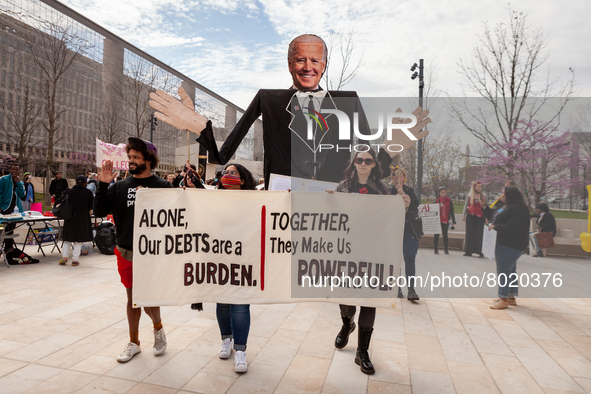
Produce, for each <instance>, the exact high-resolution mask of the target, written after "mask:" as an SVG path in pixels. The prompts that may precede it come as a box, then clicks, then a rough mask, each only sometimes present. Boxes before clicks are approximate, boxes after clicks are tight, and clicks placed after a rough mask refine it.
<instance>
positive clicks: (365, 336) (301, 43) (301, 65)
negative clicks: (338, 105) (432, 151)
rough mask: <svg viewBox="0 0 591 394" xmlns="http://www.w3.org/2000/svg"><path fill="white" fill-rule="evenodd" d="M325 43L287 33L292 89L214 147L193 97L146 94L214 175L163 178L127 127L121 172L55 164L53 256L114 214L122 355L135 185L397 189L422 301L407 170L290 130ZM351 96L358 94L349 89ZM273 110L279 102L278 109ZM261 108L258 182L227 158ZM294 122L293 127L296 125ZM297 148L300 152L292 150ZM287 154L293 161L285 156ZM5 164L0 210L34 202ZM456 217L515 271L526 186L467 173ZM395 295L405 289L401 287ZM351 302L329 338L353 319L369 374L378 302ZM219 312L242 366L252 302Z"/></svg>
mask: <svg viewBox="0 0 591 394" xmlns="http://www.w3.org/2000/svg"><path fill="white" fill-rule="evenodd" d="M326 52H327V49H326V44H325V43H324V41H322V40H321V39H320V38H319V37H317V36H313V35H304V36H299V37H297V38H296V39H294V40H293V41H292V43H290V46H289V51H288V64H289V70H290V73H291V74H292V78H293V85H292V87H291V89H286V90H285V92H287V93H285V92H284V91H280V90H276V91H261V92H259V94H257V96H256V97H255V99H254V100H253V104H251V106H249V109H248V110H247V112H246V113H245V114H244V115H243V116H242V118H241V120H240V121H239V123H238V124H237V125H236V128H235V130H234V131H232V133H230V135H229V136H228V139H227V140H226V141H225V143H224V145H223V146H222V147H221V148H220V149H219V151H218V148H217V143H216V142H215V139H214V138H213V131H212V126H211V122H207V120H205V119H204V118H203V117H202V116H200V115H196V114H195V113H194V111H193V110H192V109H190V108H192V107H193V106H192V105H191V106H187V105H185V104H179V107H177V109H178V112H175V111H172V112H166V105H174V102H175V101H178V100H175V99H172V98H165V99H164V100H163V101H162V100H161V101H159V102H156V103H152V102H151V104H150V105H152V106H153V107H154V108H155V109H156V110H157V111H164V112H166V113H169V115H162V114H161V113H159V112H157V113H156V115H157V116H158V117H160V118H162V119H164V120H165V121H167V122H171V124H173V125H174V126H176V127H177V128H179V129H187V130H189V131H191V132H194V133H196V134H198V135H199V138H198V141H199V142H200V143H201V144H203V146H204V147H206V148H207V149H208V150H209V154H210V158H213V160H214V161H216V162H217V163H218V164H220V165H224V170H223V171H219V172H217V173H216V174H215V176H214V177H212V178H208V179H205V180H204V179H202V177H201V176H200V174H199V171H198V169H197V167H196V166H195V165H192V164H191V163H189V162H187V164H186V165H185V166H184V168H183V169H182V170H177V171H176V172H175V173H174V174H167V175H166V176H165V177H164V178H161V177H159V176H157V175H155V174H154V170H155V169H156V168H157V166H158V163H159V159H158V151H157V148H156V147H155V146H154V145H153V144H152V143H151V142H149V141H144V140H141V139H138V138H134V137H130V138H129V139H128V141H127V144H126V148H125V149H126V153H127V156H128V160H129V170H128V173H127V174H125V176H121V175H122V174H120V173H119V172H118V171H116V170H115V169H114V168H113V163H112V162H111V161H108V160H107V161H105V162H103V164H102V166H101V168H100V172H99V173H98V175H97V174H96V173H92V172H89V173H87V174H86V175H80V176H78V177H77V178H76V182H75V185H74V186H73V187H72V188H69V187H68V182H67V180H66V179H64V178H62V174H61V173H59V172H58V173H57V174H56V177H55V179H54V180H53V181H52V182H51V185H50V187H49V192H50V194H51V196H52V199H54V201H56V202H58V201H63V199H64V198H66V197H67V198H68V199H69V200H70V202H71V204H72V211H73V215H74V218H73V219H69V220H65V224H64V233H63V237H64V249H63V255H62V259H61V260H60V262H59V263H60V264H66V263H67V261H68V258H69V251H70V249H73V256H72V265H74V266H76V265H78V264H79V261H78V259H79V256H80V246H81V245H82V244H83V243H85V242H88V241H90V240H92V227H91V222H90V213H91V211H92V212H93V213H94V214H95V215H96V216H97V217H105V216H107V215H110V214H112V215H113V219H114V224H115V227H116V229H117V232H116V238H117V239H116V244H117V247H116V248H115V255H116V261H117V269H118V273H119V276H120V280H121V283H122V284H123V286H124V287H125V289H126V295H127V303H126V314H127V323H128V328H129V342H128V343H127V344H126V346H125V348H124V349H123V351H122V352H121V353H120V354H119V356H118V358H117V360H118V361H119V362H122V363H124V362H128V361H130V360H131V359H132V358H133V357H134V356H135V355H136V354H138V353H139V352H140V351H141V347H140V338H139V322H140V317H141V314H142V308H134V307H133V305H134V302H133V292H132V288H133V266H134V258H138V254H135V255H134V251H133V232H134V208H135V193H136V191H137V190H138V189H139V188H151V189H152V188H173V187H174V188H179V187H182V188H206V185H207V186H212V187H214V188H216V189H236V190H255V188H256V186H257V184H260V183H264V182H265V181H266V182H267V183H268V182H269V177H270V173H271V172H275V173H278V174H281V175H293V176H300V177H304V178H313V179H319V180H331V181H335V177H338V179H337V180H336V181H338V182H340V183H338V186H337V187H336V192H338V193H357V194H373V195H393V196H398V197H397V198H401V199H402V201H403V202H404V205H405V217H404V230H403V231H404V233H403V236H402V239H403V248H402V249H403V260H404V265H403V266H404V274H405V275H406V278H407V286H406V287H407V299H408V300H409V301H411V302H417V301H419V296H418V294H417V292H416V289H415V286H416V283H415V279H414V276H415V274H416V255H417V252H418V247H419V241H420V238H421V236H422V235H423V231H422V223H421V220H420V216H419V205H420V201H419V198H418V196H417V195H416V194H415V192H414V190H413V188H411V187H410V186H408V185H407V184H406V183H407V174H406V172H405V171H404V169H403V168H402V167H401V166H400V165H398V166H395V165H393V164H392V161H393V160H392V158H391V157H390V156H389V155H388V153H384V150H381V151H380V152H379V154H376V152H375V151H374V150H372V149H368V150H367V151H362V152H356V153H355V154H354V156H353V157H352V158H350V154H348V153H346V152H343V151H341V152H339V151H338V150H337V151H336V152H329V153H327V154H326V155H316V153H315V151H314V150H313V149H311V150H310V152H309V151H308V150H307V149H308V147H306V146H305V145H306V141H305V139H304V138H300V139H301V141H302V142H303V144H301V143H300V140H298V139H296V138H291V137H290V136H291V133H290V131H289V130H290V127H291V123H290V122H291V117H290V116H289V115H288V113H287V112H286V111H285V108H286V107H288V106H290V105H291V108H292V109H293V110H295V109H300V106H302V107H303V105H302V104H301V103H302V102H304V101H303V100H309V103H310V104H308V105H311V106H312V108H314V106H313V104H314V103H315V101H314V100H317V101H318V102H319V103H321V102H322V101H321V100H322V99H323V98H324V97H325V96H324V94H325V93H327V92H324V93H323V92H322V91H321V89H320V88H319V85H318V83H319V81H320V78H321V76H322V74H323V73H324V70H325V66H326ZM319 91H320V96H321V97H320V98H319V97H318V96H313V95H314V94H316V95H318V94H319ZM179 93H180V96H181V97H182V98H183V101H186V99H185V98H184V97H183V95H184V96H186V93H185V92H184V90H182V89H180V90H179ZM349 93H350V92H349ZM161 94H164V93H158V92H157V93H153V94H152V95H151V98H152V99H154V97H158V95H161ZM330 94H331V95H333V96H334V97H337V96H338V94H344V93H342V92H341V93H339V92H330ZM154 95H155V96H154ZM352 97H356V94H355V95H354V96H352ZM160 98H162V96H160ZM187 99H188V97H187ZM325 102H328V100H325ZM316 108H320V107H316ZM279 110H281V112H278V111H279ZM261 114H263V116H264V118H265V123H264V130H263V131H264V135H263V138H264V141H265V142H264V143H265V148H266V149H265V150H266V151H265V158H264V163H265V167H264V179H262V180H259V181H258V182H257V181H255V179H254V177H253V176H252V174H251V172H250V171H249V170H248V169H246V168H245V167H244V166H242V165H240V164H237V163H231V162H230V159H231V157H232V156H233V154H234V152H235V151H236V149H237V147H238V146H239V144H240V141H241V139H242V138H243V137H244V136H245V135H246V133H247V132H248V130H249V128H250V124H248V123H249V122H250V121H252V122H254V121H255V120H256V119H257V118H258V117H259V116H260V115H261ZM424 116H426V114H425V115H424ZM274 117H275V118H274ZM186 118H190V119H189V120H187V119H186ZM330 121H332V120H330ZM175 122H176V123H175ZM418 123H419V125H418V126H417V127H418V130H419V131H420V130H421V129H422V127H424V126H425V125H426V123H422V120H421V119H419V122H418ZM421 125H422V126H421ZM313 126H314V125H313ZM314 127H316V126H314ZM286 130H288V131H287V133H285V131H286ZM291 132H293V133H297V131H296V130H293V129H291ZM296 144H297V145H296ZM271 148H272V149H271ZM294 151H297V152H298V154H297V155H294ZM294 156H295V157H294ZM286 158H287V159H286ZM289 160H292V162H291V163H290V162H289ZM8 170H9V174H8V175H6V176H4V177H2V178H0V209H1V210H2V213H3V214H5V213H12V212H13V211H14V209H15V208H17V207H18V209H20V210H21V211H22V209H23V206H22V203H23V202H24V203H26V204H31V203H33V202H34V201H35V197H34V188H33V186H32V185H31V184H30V182H29V181H30V174H28V173H25V175H24V182H22V181H21V180H20V177H19V167H18V164H13V165H11V166H10V168H8ZM127 175H129V176H127ZM384 176H385V177H386V178H387V177H388V176H389V182H388V183H389V185H386V184H385V183H384V182H383V181H382V179H383V178H384ZM119 177H120V179H118V178H119ZM323 177H324V179H323ZM331 177H332V178H331ZM328 192H330V191H328ZM333 192H334V191H333ZM390 198H391V197H390ZM435 203H436V204H439V209H440V223H441V235H442V238H443V243H444V253H445V254H449V250H448V230H449V229H452V230H453V229H454V225H455V224H456V219H455V214H454V206H453V202H452V201H451V199H450V198H449V197H448V196H447V189H445V187H441V188H440V189H439V195H438V196H437V199H436V201H435ZM27 207H29V205H27ZM539 211H540V212H539V219H538V223H539V225H540V226H542V231H550V232H551V231H554V232H555V230H556V229H555V227H556V226H555V222H554V227H553V228H554V230H552V223H553V217H552V216H551V214H549V212H548V210H547V206H546V207H543V206H540V207H539ZM462 220H463V221H465V222H466V233H465V248H464V256H471V255H473V254H476V255H478V256H479V257H483V253H482V238H483V231H486V230H484V227H485V223H489V224H490V226H489V227H488V228H489V229H491V230H492V229H494V230H495V231H497V233H498V235H497V245H496V249H495V254H496V265H497V273H498V274H501V273H504V274H507V275H509V274H511V273H515V272H516V269H517V260H518V259H519V257H520V256H521V255H522V254H523V253H524V252H525V251H526V248H527V245H528V240H529V237H530V234H529V227H530V226H529V221H530V215H529V211H528V208H527V206H526V205H525V203H524V201H523V196H522V195H521V193H520V191H519V190H518V189H517V188H516V187H514V185H507V186H506V187H505V188H504V190H503V193H502V195H501V197H500V199H499V201H498V202H497V204H494V206H492V207H491V206H488V205H487V198H486V196H485V195H484V193H483V191H482V184H481V183H480V182H474V184H473V185H472V187H471V188H470V192H469V194H468V196H467V198H466V201H465V204H464V208H463V212H462ZM534 238H535V237H534ZM438 242H439V237H438V236H437V237H434V252H435V253H436V254H438ZM7 243H8V242H7ZM532 244H533V241H532ZM536 245H537V244H536ZM533 249H534V250H535V252H536V255H539V254H540V253H539V251H538V248H537V246H535V247H533ZM401 270H402V269H401ZM515 296H517V289H514V288H511V289H509V288H508V287H506V286H504V287H501V286H499V289H498V299H497V300H495V301H494V302H493V305H491V308H493V309H503V308H506V307H507V306H508V305H512V304H513V305H514V304H516V301H515ZM398 297H400V298H403V297H404V295H403V291H402V289H400V288H399V292H398ZM143 310H144V312H145V313H146V314H147V315H148V316H149V317H150V319H151V321H152V326H153V335H154V345H153V353H154V355H155V356H159V355H162V354H163V353H164V352H165V351H166V348H167V339H166V334H165V331H164V327H163V323H162V316H161V311H160V308H159V307H144V308H143ZM356 312H357V307H356V306H355V305H344V304H343V305H340V317H341V320H342V327H341V329H340V331H339V332H338V333H337V335H336V338H335V343H334V345H335V348H337V349H342V348H344V347H345V346H346V345H347V344H348V341H349V336H350V334H351V333H353V332H354V330H355V329H356V328H357V327H358V344H357V351H356V355H355V363H356V364H357V365H359V366H360V369H361V371H362V372H363V373H365V374H373V373H375V367H374V365H373V363H372V362H371V360H370V354H369V348H370V342H371V337H372V333H373V327H374V321H375V315H376V309H375V308H373V307H366V306H361V307H360V311H359V316H358V319H357V325H356V324H355V319H354V317H355V314H356ZM216 316H217V321H218V325H219V329H220V336H221V348H220V350H219V354H218V355H219V358H221V359H229V358H230V357H231V354H232V350H234V352H235V357H234V369H235V371H236V372H239V373H244V372H246V371H247V369H248V367H247V360H246V350H247V342H248V334H249V329H250V306H249V305H247V304H223V303H218V304H217V305H216ZM335 318H337V316H335Z"/></svg>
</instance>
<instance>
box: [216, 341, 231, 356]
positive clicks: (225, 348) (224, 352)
mask: <svg viewBox="0 0 591 394" xmlns="http://www.w3.org/2000/svg"><path fill="white" fill-rule="evenodd" d="M230 354H232V339H231V338H226V339H224V340H223V342H222V347H221V349H220V352H219V354H218V356H219V357H220V358H221V359H223V360H225V359H227V358H230Z"/></svg>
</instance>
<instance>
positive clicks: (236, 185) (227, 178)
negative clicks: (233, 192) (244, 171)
mask: <svg viewBox="0 0 591 394" xmlns="http://www.w3.org/2000/svg"><path fill="white" fill-rule="evenodd" d="M222 186H224V188H226V189H240V177H239V176H234V175H230V174H226V175H224V176H223V177H222Z"/></svg>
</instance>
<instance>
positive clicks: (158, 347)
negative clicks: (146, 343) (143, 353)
mask: <svg viewBox="0 0 591 394" xmlns="http://www.w3.org/2000/svg"><path fill="white" fill-rule="evenodd" d="M165 350H166V335H165V334H164V327H162V328H161V329H160V330H154V356H159V355H161V354H162V353H164V351H165Z"/></svg>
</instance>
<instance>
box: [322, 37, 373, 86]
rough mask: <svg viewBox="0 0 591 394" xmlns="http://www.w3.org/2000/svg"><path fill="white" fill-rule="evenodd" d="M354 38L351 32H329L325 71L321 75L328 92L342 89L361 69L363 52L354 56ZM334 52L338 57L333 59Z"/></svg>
mask: <svg viewBox="0 0 591 394" xmlns="http://www.w3.org/2000/svg"><path fill="white" fill-rule="evenodd" d="M354 36H355V34H354V31H353V30H349V31H348V32H346V33H344V32H335V31H334V30H331V31H330V35H329V38H328V43H327V47H328V54H327V56H326V71H325V72H324V75H323V78H324V81H325V83H326V88H327V89H328V90H341V89H343V88H344V87H345V86H346V85H348V84H349V83H350V82H351V81H352V80H353V78H355V75H356V74H357V71H359V69H360V68H361V67H363V51H362V52H361V54H356V47H355V42H354ZM335 51H336V52H338V55H339V56H338V57H337V58H335V57H333V54H334V52H335Z"/></svg>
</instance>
